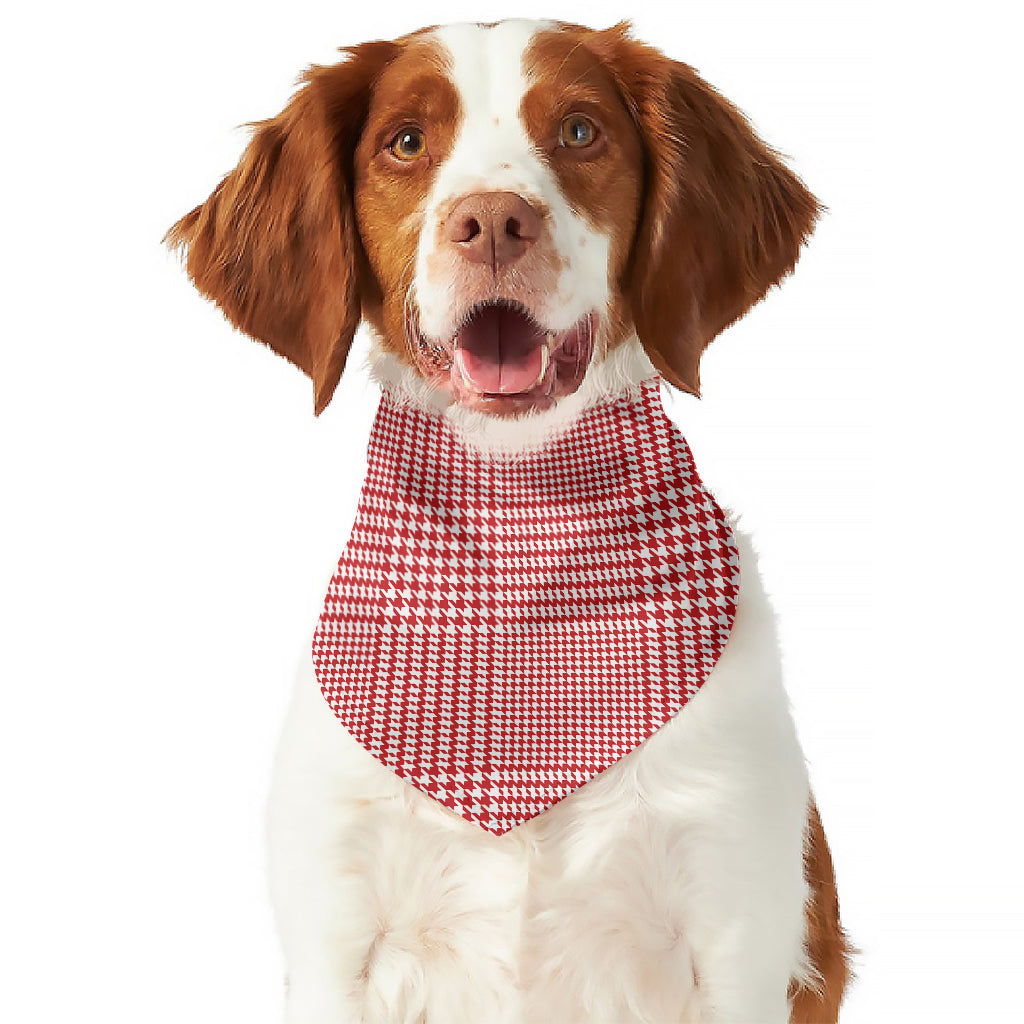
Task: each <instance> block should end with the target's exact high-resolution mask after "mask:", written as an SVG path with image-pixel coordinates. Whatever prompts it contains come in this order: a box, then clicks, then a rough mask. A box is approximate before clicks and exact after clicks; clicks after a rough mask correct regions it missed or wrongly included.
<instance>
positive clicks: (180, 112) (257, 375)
mask: <svg viewBox="0 0 1024 1024" xmlns="http://www.w3.org/2000/svg"><path fill="white" fill-rule="evenodd" d="M26 10H27V5H21V6H19V8H18V9H17V10H14V11H9V12H7V13H6V14H5V16H4V41H3V43H2V47H3V53H2V60H0V75H2V88H0V102H2V106H3V110H4V114H3V119H2V123H0V131H2V135H0V138H2V146H3V159H2V164H0V176H2V189H0V201H2V204H3V207H2V218H0V225H2V226H0V261H2V277H0V281H2V287H3V301H2V305H0V332H2V360H3V363H2V375H0V426H2V438H3V442H2V449H0V451H2V455H0V458H2V470H0V473H2V475H0V480H2V488H3V500H2V504H0V516H2V517H3V527H2V531H0V556H2V560H0V602H2V614H0V629H2V631H3V638H2V653H0V658H2V661H0V673H2V680H0V682H2V699H3V708H2V718H0V730H2V735H0V758H2V766H0V782H2V787H3V793H2V800H3V802H2V817H0V828H2V830H3V837H2V841H0V859H2V868H0V887H2V907H0V927H2V938H0V942H2V944H3V950H2V953H0V971H2V972H3V973H4V975H5V977H4V978H3V980H2V983H0V1018H3V1019H4V1020H8V1021H11V1022H17V1024H35V1022H56V1021H62V1022H63V1021H70V1020H76V1021H77V1020H86V1019H96V1020H103V1021H105V1022H110V1024H122V1022H125V1024H127V1022H132V1024H135V1022H140V1021H145V1022H153V1024H162V1022H168V1024H170V1022H173V1024H180V1022H182V1021H190V1022H197V1024H206V1022H210V1024H225V1022H235V1021H239V1022H241V1021H245V1022H246V1024H262V1022H271V1021H277V1020H278V1019H279V1014H280V1005H281V991H282V989H281V966H280V961H279V954H278V949H277V943H276V939H275V935H274V931H273V925H272V921H271V917H270V912H269V907H268V901H267V898H266V895H265V879H264V863H263V848H262V829H263V817H262V816H263V802H264V793H265V790H266V786H267V779H268V773H269V768H270V763H271V756H272V751H273V746H274V743H275V739H276V733H277V729H278V725H279V721H280V719H281V715H282V712H283V708H284V706H285V701H286V696H287V692H288V688H289V685H290V679H291V676H292V672H293V670H294V666H295V665H296V663H297V662H298V659H299V658H300V657H301V656H302V655H303V653H304V652H305V650H306V648H307V646H308V642H309V636H310V633H311V630H312V628H313V626H314V624H315V621H316V617H317V614H318V612H319V607H320V601H321V598H322V593H323V588H324V585H325V582H326V579H327V578H328V576H329V575H330V572H331V570H332V568H333V566H334V563H335V561H336V559H337V556H338V554H339V553H340V550H341V546H342V543H343V542H344V539H345V537H346V535H347V528H348V525H349V523H350V521H351V517H352V514H353V511H354V505H355V498H356V494H357V490H358V486H359V483H360V481H361V476H362V465H363V463H362V459H363V453H364V450H365V440H366V434H367V430H368V427H369V420H370V416H371V414H372V411H373V408H374V405H375V395H374V392H373V391H372V389H371V388H370V387H369V385H368V384H367V383H366V378H365V373H364V371H363V369H362V367H361V359H360V358H359V357H360V356H361V355H363V354H364V353H365V341H363V342H361V343H360V345H359V347H358V349H357V351H356V354H355V356H356V357H355V358H354V359H353V360H352V361H351V363H350V367H351V369H350V371H349V372H348V374H347V376H346V377H345V379H344V380H343V382H342V384H341V386H340V388H339V390H338V393H337V395H336V397H335V399H334V403H333V405H332V406H331V407H330V409H329V410H328V411H327V413H326V414H325V415H324V416H322V417H321V418H320V419H319V420H314V418H313V416H312V392H311V387H310V385H309V382H308V381H307V380H306V379H305V378H304V377H303V376H302V375H301V374H299V373H298V372H297V371H295V370H294V369H292V368H291V367H290V366H288V365H287V364H286V363H284V362H283V361H281V360H279V359H276V358H274V357H273V356H272V355H270V354H269V353H268V352H267V351H266V350H265V349H262V348H261V347H260V346H257V345H255V344H252V343H251V342H248V341H247V340H245V339H244V338H242V337H241V336H240V335H237V334H235V333H233V332H232V331H231V329H230V328H229V326H228V325H227V324H226V323H225V322H224V321H223V320H222V318H221V316H220V315H219V313H218V312H217V311H216V310H215V309H214V308H213V307H212V306H209V305H208V304H206V303H204V302H203V301H201V300H200V299H199V297H198V296H197V295H196V294H195V293H194V292H193V291H192V289H191V287H190V286H189V285H188V283H187V281H186V279H185V276H184V274H183V273H182V272H181V270H180V268H179V267H178V265H177V263H176V261H175V260H174V258H173V257H171V256H170V255H168V254H167V253H165V252H164V251H163V249H162V248H161V246H160V244H159V243H160V238H161V235H162V234H163V232H164V230H165V229H166V228H167V227H168V226H169V225H170V224H171V222H172V221H174V220H175V219H176V218H177V217H178V216H180V215H181V214H183V213H184V212H186V211H187V210H188V209H190V208H191V207H192V206H193V205H194V204H196V203H197V202H199V201H201V200H202V199H204V198H205V197H206V195H207V194H208V193H209V191H210V190H211V189H212V188H213V186H214V185H215V184H216V183H217V181H218V180H219V179H220V177H221V175H222V174H223V173H224V172H225V171H227V170H228V169H229V168H230V167H231V166H232V165H233V164H234V161H235V160H236V159H237V157H238V154H239V153H240V151H241V149H242V146H243V144H244V140H245V133H244V131H242V130H238V129H236V128H235V126H237V125H240V124H242V123H243V122H246V121H250V120H254V119H257V118H262V117H266V116H269V115H272V114H273V113H275V112H276V111H277V110H278V109H279V108H280V107H281V106H282V105H283V103H284V102H285V100H286V98H287V97H288V95H289V94H290V91H291V87H292V83H293V81H294V78H295V76H296V74H297V72H298V71H299V70H300V69H301V68H302V67H304V66H305V65H306V64H308V63H309V62H312V61H316V62H327V61H331V60H332V59H333V58H334V49H335V47H337V46H339V45H342V44H346V43H353V42H358V41H360V40H363V39H366V38H373V37H390V36H393V35H395V34H398V33H400V32H403V31H406V30H409V29H412V28H415V27H418V26H419V25H420V24H422V23H424V22H428V21H429V22H443V21H452V20H461V19H467V18H468V19H474V20H477V19H479V20H494V19H496V18H499V17H502V16H506V15H509V14H517V15H544V16H556V17H562V18H565V19H569V20H577V21H583V22H585V23H588V24H593V25H595V26H601V27H603V26H606V25H608V24H611V23H613V22H614V21H617V20H619V19H620V18H622V17H626V16H629V17H632V18H633V20H634V24H635V31H636V34H637V36H638V37H640V38H642V39H645V40H647V41H650V42H653V43H655V44H657V45H659V46H661V47H662V48H663V49H665V50H666V51H667V52H668V53H669V54H670V55H671V56H673V57H676V58H679V59H682V60H685V61H687V62H689V63H691V64H693V65H695V66H696V67H697V68H698V69H699V70H700V71H701V72H702V73H703V74H704V75H705V77H707V78H708V79H709V80H710V81H711V82H712V83H714V84H715V85H716V86H718V87H719V88H720V89H721V90H722V91H723V92H724V93H725V94H726V95H728V96H729V97H731V98H732V99H733V100H734V101H736V102H737V103H738V104H739V105H740V106H741V107H742V108H743V109H744V110H745V111H746V112H747V113H748V114H749V115H750V117H751V118H752V120H753V121H754V123H755V125H756V126H757V128H758V129H759V131H760V132H761V133H762V134H763V136H764V137H765V138H766V139H767V140H768V141H769V142H771V143H772V144H773V145H775V146H776V147H777V148H779V149H780V150H782V151H783V152H784V153H785V154H787V155H788V157H789V158H790V160H791V163H792V165H793V166H794V167H795V168H796V169H797V170H798V171H799V173H801V174H802V176H803V177H804V178H805V180H806V181H807V183H808V184H809V185H810V187H811V188H812V190H813V191H815V192H816V194H817V195H818V196H819V197H820V198H821V199H822V200H823V201H824V202H825V203H826V204H827V205H828V207H829V210H830V212H829V214H828V216H827V217H826V218H825V219H824V221H823V222H822V224H821V226H820V228H819V229H818V231H817V233H816V235H815V236H814V238H813V240H812V243H811V245H810V247H809V249H808V250H807V252H806V254H805V256H804V257H803V260H802V262H801V264H800V265H799V267H798V270H797V273H796V276H795V277H794V278H793V279H791V280H790V281H789V282H788V283H787V284H786V285H785V286H784V288H783V289H782V290H781V291H777V292H775V293H773V294H772V296H771V297H770V298H769V300H768V301H766V302H765V303H764V304H763V305H762V306H760V307H759V308H758V309H757V310H755V311H754V312H753V313H752V314H751V315H750V316H748V317H747V318H746V320H745V321H743V322H742V323H741V324H739V325H738V326H736V327H735V328H733V329H731V330H730V331H728V332H727V334H726V335H725V336H723V337H722V338H721V339H720V340H719V341H718V342H717V343H716V344H715V345H714V346H713V347H712V349H711V351H710V353H709V355H708V357H707V359H706V361H705V367H704V392H705V397H704V399H703V401H702V402H697V401H695V400H692V399H689V398H684V397H680V398H678V399H677V400H675V401H674V402H673V403H672V405H671V410H672V414H673V415H674V416H675V417H676V418H677V420H678V421H679V423H680V424H681V426H682V428H683V430H684V432H685V433H686V435H687V437H688V438H689V439H690V441H691V443H692V445H693V447H694V449H695V452H696V458H697V464H698V466H699V467H700V469H701V471H702V473H703V475H704V477H705V480H706V481H707V482H708V483H709V484H711V485H712V486H713V488H714V489H715V490H716V491H717V493H718V495H719V497H720V499H721V500H722V501H723V503H726V504H729V505H731V506H732V507H734V508H736V509H737V510H740V511H741V512H742V513H743V514H744V522H745V525H746V526H747V528H749V529H751V530H752V531H753V532H754V534H755V536H756V541H757V544H758V547H759V548H760V550H761V552H762V557H763V572H764V575H765V577H766V580H767V584H768V588H769V590H770V591H771V593H772V594H773V596H774V600H775V603H776V606H777V608H778V612H779V615H780V620H781V629H782V637H783V644H784V651H785V659H786V664H787V674H788V686H789V690H790V693H791V696H792V701H793V706H794V713H795V715H796V718H797V721H798V724H799V729H800V733H801V736H802V740H803V743H804V745H805V748H806V752H807V756H808V759H809V762H810V766H811V772H812V778H813V781H814V785H815V789H816V792H817V796H818V801H819V804H820V806H821V811H822V815H823V817H824V820H825V823H826V827H827V830H828V833H829V836H830V838H831V841H832V844H833V847H834V854H835V859H836V865H837V870H838V874H839V882H840V889H841V897H842V903H843V909H844V916H845V919H846V922H847V924H848V926H849V929H850V931H851V933H852V935H853V938H854V940H855V941H856V942H857V944H858V945H859V946H860V947H861V948H862V950H863V955H862V957H861V959H860V962H859V967H858V970H859V973H860V980H859V982H858V983H857V985H856V987H855V988H854V990H853V992H852V994H851V996H850V998H849V1002H848V1007H847V1010H846V1013H845V1015H844V1018H843V1019H844V1021H846V1022H850V1024H879V1022H890V1021H911V1022H917V1021H920V1022H928V1024H938V1022H943V1021H950V1022H953V1021H955V1022H958V1024H962V1022H964V1021H1010V1020H1020V1019H1024V997H1022V995H1021V987H1020V984H1019V972H1020V966H1021V954H1022V952H1024V937H1022V924H1021V920H1022V910H1024V908H1022V899H1021V897H1022V883H1021V873H1020V860H1021V843H1020V831H1019V827H1018V818H1019V806H1020V797H1019V789H1020V778H1021V772H1020V746H1021V739H1020V727H1019V722H1020V717H1021V712H1022V710H1024V702H1022V699H1021V683H1022V682H1024V673H1022V670H1021V658H1020V653H1019V647H1020V645H1019V643H1018V640H1017V632H1018V631H1019V613H1020V607H1019V579H1020V568H1021V562H1020V556H1019V551H1018V542H1017V521H1016V520H1017V515H1018V507H1019V506H1018V502H1017V500H1016V498H1017V488H1018V486H1019V484H1018V481H1019V477H1020V458H1019V454H1018V449H1019V443H1020V421H1019V416H1018V409H1019V405H1020V401H1021V399H1020V392H1021V374H1022V369H1024V367H1022V359H1021V348H1022V341H1024V338H1022V331H1021V326H1020V319H1019V311H1018V306H1019V297H1020V277H1021V269H1022V268H1021V256H1020V252H1021V245H1022V227H1024V225H1022V223H1021V200H1020V177H1021V172H1020V168H1019V165H1018V157H1017V154H1016V152H1015V145H1014V144H1015V142H1016V140H1015V139H1014V136H1015V135H1016V134H1018V133H1019V128H1020V113H1019V108H1020V101H1021V88H1020V81H1019V79H1016V78H1014V77H1012V72H1011V68H1012V66H1013V62H1014V58H1015V54H1013V53H1012V52H1011V46H1013V45H1014V44H1013V40H1014V39H1015V38H1016V37H1015V34H1014V33H1013V32H1012V31H1011V26H1010V25H1009V24H1008V23H1006V22H1002V21H1000V20H999V18H998V17H997V16H996V14H995V13H994V12H993V11H990V10H989V8H988V7H986V5H984V4H979V3H975V4H970V5H963V4H958V5H946V4H942V3H936V4H929V5H924V4H922V5H920V6H919V8H918V9H917V10H914V9H913V7H911V6H906V7H905V8H904V10H903V11H902V12H895V11H894V9H893V8H892V7H889V8H885V9H883V7H882V6H877V7H875V6H873V5H870V4H864V3H829V4H824V3H819V4H811V3H808V4H799V3H794V2H788V0H778V2H758V3H753V2H752V3H737V2H721V3H714V4H712V3H688V4H679V5H669V4H660V3H655V2H654V0H637V2H635V3H632V4H618V3H605V2H596V0H588V2H586V3H564V2H563V3H559V2H554V0H549V2H548V3H545V4H539V5H538V4H534V3H532V2H521V3H517V4H504V3H501V4H498V3H479V2H478V3H472V4H471V3H446V2H435V3H432V4H415V5H414V4H411V3H404V4H403V3H397V2H392V3H389V4H342V3H337V2H335V3H316V2H308V0H291V2H288V3H285V2H284V0H279V2H277V3H273V4H270V3H256V2H251V0H249V2H245V3H242V2H240V0H234V2H216V0H207V2H205V3H198V2H193V0H187V2H179V3H177V4H175V5H172V6H166V7H164V6H156V5H147V4H128V3H122V4H115V3H111V2H106V3H103V2H99V3H88V4H74V5H73V4H70V3H69V4H65V5H60V4H56V5H50V6H46V7H43V8H37V9H36V11H35V12H34V13H33V14H31V15H27V14H26V13H25V11H26ZM1007 10H1009V5H1007ZM26 19H27V20H26Z"/></svg>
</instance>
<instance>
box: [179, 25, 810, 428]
mask: <svg viewBox="0 0 1024 1024" xmlns="http://www.w3.org/2000/svg"><path fill="white" fill-rule="evenodd" d="M817 211H818V207H817V204H816V202H815V200H814V198H813V196H811V194H810V193H809V192H808V191H807V189H806V188H805V187H804V186H803V184H802V183H801V182H800V180H799V179H798V178H797V177H796V176H795V175H794V174H793V173H792V172H791V171H789V170H788V169H787V168H786V167H785V166H784V165H783V164H782V162H781V161H780V159H779V158H778V156H777V154H775V153H774V152H773V151H772V150H771V149H770V148H769V147H768V146H766V145H765V144H764V143H763V142H762V141H761V140H760V139H758V138H757V136H756V135H755V134H754V132H753V130H752V129H751V127H750V125H749V124H748V123H747V121H746V120H745V119H744V117H743V116H742V115H741V114H740V113H739V112H738V111H737V110H736V108H735V107H733V106H732V105H731V104H730V103H729V102H728V101H727V100H725V99H724V98H723V97H722V96H720V95H719V94H718V93H717V92H715V90H714V89H712V88H711V87H710V86H709V85H708V84H707V83H705V82H704V81H703V80H702V79H701V78H700V77H698V75H697V74H696V73H695V72H694V71H693V70H692V69H691V68H690V67H688V66H686V65H685V64H680V63H678V62H676V61H673V60H670V59H669V58H667V57H665V56H664V55H662V54H661V53H659V52H658V51H657V50H654V49H652V48H650V47H648V46H645V45H643V44H641V43H639V42H637V41H635V40H633V39H632V38H630V36H629V35H628V31H627V27H626V26H624V25H618V26H615V27H614V28H611V29H607V30H603V31H593V30H589V29H586V28H583V27H581V26H577V25H568V24H563V23H556V22H527V21H507V22H501V23H498V24H494V25H478V24H465V25H455V26H450V27H445V28H434V29H426V30H423V31H420V32H416V33H413V34H411V35H408V36H405V37H403V38H400V39H398V40H395V41H393V42H373V43H365V44H362V45H360V46H355V47H352V48H350V49H348V50H347V51H346V59H345V60H343V61H342V62H341V63H339V64H336V65H333V66H329V67H314V68H311V69H310V70H309V71H308V72H306V74H305V75H304V76H303V84H302V86H301V88H300V89H299V91H298V92H297V93H296V95H295V96H294V98H293V99H292V100H291V102H290V103H289V104H288V106H287V107H286V108H285V109H284V110H283V111H282V112H281V113H280V114H279V115H278V116H277V117H274V118H272V119H270V120H268V121H264V122H261V123H259V124H257V125H256V126H255V131H254V134H253V137H252V139H251V141H250V143H249V145H248V148H247V149H246V150H245V153H244V154H243V156H242V158H241V161H240V162H239V164H238V166H237V167H236V168H235V169H234V170H233V171H232V172H231V173H230V174H228V175H227V177H225V179H224V180H223V181H222V182H221V183H220V185H219V186H218V187H217V189H216V190H215V191H214V193H213V194H212V195H211V196H210V198H209V199H208V200H207V201H206V202H205V203H204V204H203V205H201V206H199V207H197V208H196V209H195V210H193V211H192V212H191V213H189V214H187V215H186V216H185V217H183V218H182V219H181V220H180V221H179V222H178V223H177V224H175V225H174V227H173V228H171V230H170V232H169V233H168V240H169V242H170V243H171V244H173V245H176V246H180V247H181V248H182V249H183V250H184V251H185V253H186V256H187V267H188V271H189V274H190V276H191V278H192V280H193V281H194V282H195V284H196V286H197V287H198V288H199V290H200V291H201V292H203V293H204V294H205V295H207V296H208V297H210V298H212V299H213V300H215V301H216V302H217V303H218V304H219V305H220V306H221V308H222V309H223V310H224V312H225V313H226V315H227V316H228V317H229V318H230V319H231V321H232V322H233V323H234V324H235V325H236V326H237V327H239V328H240V329H241V330H243V331H245V332H246V333H248V334H250V335H251V336H253V337H254V338H257V339H259V340H261V341H263V342H266V343H267V344H268V345H270V346H271V347H272V348H273V349H274V350H275V351H277V352H279V353H280V354H281V355H283V356H285V357H287V358H288V359H289V360H291V361H292V362H293V363H295V364H296V365H297V366H299V367H300V368H301V369H302V370H304V371H305V372H306V373H307V374H308V375H309V376H310V377H311V378H312V380H313V384H314V389H315V409H316V412H317V413H319V412H320V411H321V410H322V409H323V408H324V407H325V406H326V405H327V403H328V402H329V401H330V398H331V396H332V394H333V392H334V389H335V387H336V385H337V383H338V380H339V378H340V376H341V373H342V370H343V368H344V365H345V360H346V357H347V354H348V350H349V347H350V345H351V343H352V338H353V335H354V333H355V331H356V329H357V327H358V325H359V323H360V321H361V320H364V319H365V321H367V322H368V324H369V325H370V328H371V334H372V349H371V356H372V360H373V363H374V365H375V367H376V369H377V373H378V376H380V377H381V378H382V379H385V380H388V381H390V382H392V383H394V384H396V385H397V386H398V387H400V388H402V389H404V390H405V391H407V392H408V393H409V394H411V395H415V396H419V397H420V398H421V399H423V400H424V401H427V402H432V403H434V404H435V405H437V406H438V407H440V408H444V409H448V410H449V411H450V412H454V413H455V414H456V415H458V414H459V413H460V412H461V413H462V414H465V415H470V416H474V417H477V418H482V419H485V420H491V421H508V420H513V421H515V420H517V419H519V418H521V417H522V416H523V415H524V414H529V415H531V416H537V415H541V416H548V417H550V416H558V415H562V416H563V418H564V417H565V416H566V415H568V414H569V412H571V411H572V410H578V409H579V408H581V407H582V405H583V404H585V402H587V401H590V400H592V399H593V397H594V396H595V395H597V394H598V393H599V392H600V391H601V389H602V387H603V386H604V387H607V382H608V380H609V369H608V368H609V367H613V366H615V365H620V369H621V364H622V359H623V353H624V352H628V351H629V350H630V346H632V347H633V349H634V350H635V351H636V353H638V354H639V355H640V356H641V358H643V356H644V354H645V356H646V358H644V360H643V361H644V364H645V365H646V370H647V372H650V369H651V367H650V364H653V366H654V368H656V369H657V370H658V372H660V373H661V375H662V376H663V377H664V378H665V379H666V380H668V381H669V382H670V383H671V384H673V385H675V386H676V387H679V388H682V389H684V390H687V391H690V392H693V393H697V391H698V386H699V374H698V367H699V361H700V356H701V353H702V351H703V350H704V348H705V347H706V346H707V345H708V343H709V342H710V341H711V340H712V339H713V338H714V337H715V336H716V335H717V334H718V333H719V332H720V331H722V330H723V329H724V328H725V327H727V326H728V325H729V324H730V323H732V322H733V321H734V320H735V319H736V318H737V317H739V316H741V315H742V314H743V313H744V312H745V311H746V310H747V309H748V308H749V307H750V306H751V305H753V304H754V303H755V302H757V301H758V300H759V299H760V298H762V297H763V296H764V294H765V293H766V292H767V290H768V289H769V288H770V287H771V286H772V285H773V284H775V283H777V282H778V281H779V280H780V279H781V278H782V277H784V276H785V275H786V274H787V273H788V272H789V271H790V270H791V269H792V268H793V265H794V263H795V262H796V259H797V256H798V253H799V250H800V247H801V244H802V243H803V241H804V240H805V239H806V237H807V235H808V234H809V233H810V231H811V228H812V226H813V223H814V220H815V217H816V215H817ZM641 348H642V352H641ZM616 359H618V360H619V363H618V364H616ZM647 359H649V360H650V364H648V363H647V362H646V360H647ZM602 374H603V376H602ZM602 382H603V383H602ZM567 410H568V411H569V412H567Z"/></svg>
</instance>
